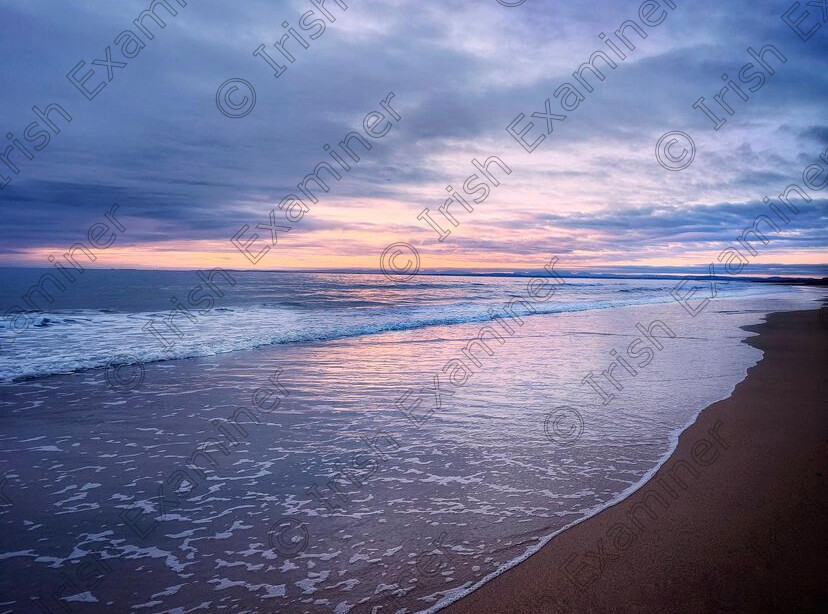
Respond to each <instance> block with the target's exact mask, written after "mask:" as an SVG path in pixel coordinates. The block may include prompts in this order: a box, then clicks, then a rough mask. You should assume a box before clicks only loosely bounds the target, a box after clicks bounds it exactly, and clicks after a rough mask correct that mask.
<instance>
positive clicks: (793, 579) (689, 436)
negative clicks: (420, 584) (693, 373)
mask: <svg viewBox="0 0 828 614" xmlns="http://www.w3.org/2000/svg"><path fill="white" fill-rule="evenodd" d="M825 326H826V325H825V324H824V323H823V324H822V326H821V325H820V310H818V309H817V310H809V311H794V312H777V313H770V314H768V316H767V317H766V318H765V321H764V322H763V323H760V324H758V325H753V326H745V327H743V328H744V330H747V331H750V332H756V333H759V334H758V335H756V336H752V337H749V338H748V339H746V340H745V343H748V344H749V345H752V346H753V347H756V348H758V349H760V350H762V352H763V356H762V358H761V359H760V360H759V362H758V363H757V364H756V365H754V366H752V367H750V368H749V369H748V371H747V374H746V376H745V378H744V379H743V380H742V381H741V382H739V383H738V384H737V385H736V386H735V388H734V390H733V392H732V393H731V395H730V396H729V397H728V398H726V399H722V400H720V401H717V402H715V403H713V404H711V405H709V406H707V407H705V408H704V409H702V410H700V412H699V413H698V414H697V415H696V417H695V419H694V420H693V421H692V422H691V423H690V424H689V425H688V426H687V427H686V428H685V429H684V430H683V431H682V432H681V434H680V435H679V437H678V441H677V444H676V446H675V447H674V449H673V451H672V452H671V453H670V454H668V455H667V456H666V457H665V459H664V461H663V462H662V463H660V464H659V466H658V467H657V468H655V469H654V470H653V471H652V472H651V473H649V474H648V477H647V479H645V480H643V481H642V482H641V483H639V484H638V485H636V486H635V487H634V489H630V490H628V491H627V492H625V494H624V495H623V496H622V497H621V498H619V500H618V501H615V502H613V503H612V504H610V505H608V506H607V507H605V508H603V509H602V510H600V511H598V512H596V513H594V514H592V515H589V516H587V517H585V518H584V519H582V520H579V521H578V522H576V523H574V524H573V525H570V526H569V527H567V528H565V529H563V530H561V531H559V532H558V533H556V534H554V535H552V536H551V537H549V538H548V539H547V540H546V542H545V543H544V544H543V545H542V546H540V547H539V548H538V549H537V550H536V551H535V552H534V553H532V554H531V555H528V556H527V557H526V558H525V559H523V560H521V561H520V562H518V563H516V564H513V565H512V566H511V567H509V568H508V569H506V570H504V571H503V572H500V573H499V575H496V576H494V577H492V578H491V579H489V580H487V581H485V582H484V583H483V584H482V585H481V586H480V587H478V588H477V589H475V590H474V591H473V592H471V593H468V594H467V595H465V596H463V597H460V598H459V599H458V600H456V601H454V602H452V603H449V604H447V605H446V606H443V607H442V608H440V609H439V610H437V609H436V608H434V607H432V608H431V609H429V610H427V611H428V612H433V611H440V612H445V613H449V614H466V613H472V612H481V611H485V612H503V613H512V612H514V613H518V612H537V613H541V612H544V613H546V612H560V613H566V612H583V611H589V612H616V611H619V612H620V611H624V612H631V611H634V612H656V611H659V612H661V611H664V610H665V609H668V608H669V609H675V608H676V605H679V604H680V605H681V609H680V610H679V611H682V612H709V611H728V612H740V611H752V612H756V611H764V610H765V609H766V608H767V607H769V606H770V604H773V607H774V608H776V609H779V608H782V609H786V610H787V611H791V610H792V608H793V610H794V611H811V608H815V607H816V605H817V604H819V605H822V606H825V605H826V604H828V589H825V588H823V587H824V586H826V585H828V575H826V573H825V572H823V571H821V570H822V568H823V567H824V556H822V553H823V552H824V551H825V548H826V547H828V539H826V537H825V535H826V532H825V530H824V529H825V528H828V520H826V512H828V496H826V495H823V494H822V493H825V492H828V490H826V488H825V487H826V486H827V485H828V480H826V479H825V473H826V472H825V471H823V470H828V464H826V462H825V460H824V459H825V458H827V457H828V418H826V416H825V415H824V414H825V412H824V411H822V412H821V413H820V405H821V404H822V405H824V399H825V392H826V380H825V376H824V373H826V372H828V368H826V367H828V352H826V351H825V350H826V347H828V346H827V345H826V340H828V329H826V328H825ZM780 403H782V404H785V411H784V412H779V411H778V405H779V404H780ZM788 404H790V405H794V407H792V408H791V407H788ZM757 407H760V408H761V410H760V411H759V413H757V409H756V408H757ZM752 408H753V409H752ZM786 418H787V419H789V420H790V421H791V422H792V423H793V424H786V425H782V424H780V422H784V421H785V419H786ZM780 433H784V435H785V436H784V437H781V436H780ZM803 442H806V443H807V445H803ZM792 457H795V459H796V462H791V458H792ZM777 459H778V461H779V462H778V463H777V466H776V467H774V466H773V463H774V462H775V461H776V460H777ZM783 459H784V460H783ZM784 461H788V462H787V463H786V462H784ZM789 464H790V465H792V466H789ZM754 465H757V466H762V467H763V468H764V469H765V470H764V471H762V472H751V469H752V468H753V466H754ZM792 473H793V474H794V477H792V476H791V474H792ZM797 474H798V475H797ZM783 478H784V479H783ZM737 494H738V495H739V496H736V495H737ZM791 502H793V506H792V504H791ZM791 507H794V508H795V509H794V510H793V511H791V509H790V508H791ZM783 515H787V516H788V520H792V521H791V522H787V523H781V522H780V520H779V519H780V517H781V516H783ZM737 516H738V517H737ZM740 520H741V522H740ZM803 525H804V526H806V527H807V528H806V530H803V529H802V527H803ZM688 527H690V530H688ZM694 529H695V530H694ZM792 531H793V533H794V534H793V535H792V534H791V533H792ZM783 534H784V535H785V536H786V538H787V542H789V543H780V539H781V536H782V535H783ZM785 563H787V569H781V567H782V566H783V564H785ZM780 576H782V578H783V579H784V580H785V581H784V582H780V581H779V580H780V578H779V577H780ZM788 576H790V577H788ZM794 604H796V605H794ZM813 611H816V609H814V610H813Z"/></svg>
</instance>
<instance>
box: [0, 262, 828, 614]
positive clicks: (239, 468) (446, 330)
mask: <svg viewBox="0 0 828 614" xmlns="http://www.w3.org/2000/svg"><path fill="white" fill-rule="evenodd" d="M43 272H44V271H38V270H35V269H0V307H2V308H3V310H4V312H6V311H7V310H8V308H10V307H11V306H13V305H22V304H23V303H22V302H21V296H22V295H24V294H25V293H26V292H27V288H29V287H30V286H31V285H32V284H35V283H37V281H38V278H39V277H40V275H42V274H43ZM230 275H231V278H232V282H233V283H232V284H231V283H230V282H229V281H228V280H227V279H226V278H218V277H217V278H214V280H213V283H215V285H216V286H217V287H218V288H219V289H220V291H218V292H214V293H213V295H212V299H211V301H210V302H209V303H210V304H209V308H208V307H207V305H208V301H206V300H202V299H203V297H204V296H205V295H204V293H203V292H202V294H201V295H199V297H200V298H196V301H197V304H198V305H199V306H200V309H198V308H194V307H193V306H192V305H193V304H194V303H193V301H192V300H191V301H189V302H188V301H186V300H185V299H186V297H188V296H192V295H191V292H192V291H193V289H194V287H195V286H197V285H199V284H204V283H205V282H204V281H203V280H201V279H200V278H199V277H198V275H197V274H196V272H192V271H166V272H155V271H110V270H88V271H86V272H85V273H84V274H83V275H82V276H79V277H80V278H79V279H78V280H77V281H76V282H75V283H73V284H70V285H68V286H67V287H66V288H65V290H63V291H61V292H54V293H53V296H52V298H53V299H54V302H53V303H50V304H48V306H47V307H48V308H46V309H45V310H44V312H43V313H40V314H38V315H37V316H36V317H35V318H34V319H33V320H31V321H30V322H29V324H28V325H27V326H25V329H23V328H22V324H20V322H19V321H18V324H17V325H18V326H20V327H21V329H20V330H18V332H13V331H11V330H9V326H10V325H11V321H10V320H6V321H4V322H2V323H0V326H2V328H0V344H2V345H1V346H0V347H1V348H2V354H0V441H2V443H1V444H0V479H2V480H3V484H4V486H3V489H2V493H3V496H4V497H5V498H6V499H7V500H8V501H9V502H10V504H8V505H5V506H4V507H0V535H2V537H1V538H0V540H1V541H2V546H0V594H1V595H2V597H0V612H31V611H46V612H49V611H54V612H58V611H65V610H62V609H61V605H68V606H69V607H70V608H71V611H73V612H74V611H77V612H113V611H115V612H142V613H143V612H159V613H160V612H170V613H177V614H183V613H185V612H195V611H210V612H213V611H222V612H264V611H267V612H291V613H292V612H335V613H337V614H344V613H345V612H352V613H356V612H359V613H362V612H371V611H372V610H374V611H376V612H381V613H382V614H386V613H387V612H394V611H405V612H420V611H429V610H431V611H433V610H435V609H437V608H439V607H440V606H442V605H445V604H446V603H448V602H450V601H451V600H453V599H455V598H457V597H459V596H461V595H462V594H465V593H466V592H468V591H469V590H470V589H471V588H473V587H474V586H476V585H478V584H480V583H481V582H484V581H485V580H486V579H487V578H490V577H492V576H494V575H496V574H498V573H500V572H502V571H503V570H504V569H506V568H508V567H509V566H511V565H513V564H515V563H516V562H518V561H520V560H522V559H524V558H525V557H526V556H528V555H529V554H531V553H532V552H534V551H536V550H537V549H538V548H539V547H540V546H541V545H542V544H543V543H545V542H546V541H548V539H549V537H550V536H552V535H554V534H555V533H557V532H559V531H561V530H563V529H564V528H566V527H567V526H570V525H572V524H573V523H576V522H579V521H581V520H583V519H584V518H587V517H589V516H591V515H593V514H595V513H596V512H597V511H599V510H601V509H603V508H605V507H606V506H607V505H610V504H611V503H613V502H614V501H617V500H618V499H619V498H620V497H623V496H625V494H627V493H629V492H631V491H633V490H634V489H635V488H636V486H637V485H639V484H640V483H641V482H642V481H643V480H646V478H647V477H648V476H649V475H651V474H652V472H653V471H654V469H655V468H657V467H658V466H659V464H660V463H661V462H663V460H664V459H665V458H666V457H667V456H668V455H669V454H670V452H671V451H672V450H673V448H674V446H675V442H676V439H677V437H678V435H679V434H680V433H681V431H682V430H683V429H684V428H685V427H686V426H687V425H688V424H689V423H691V422H692V421H693V420H694V419H695V417H696V416H697V414H698V413H699V411H701V410H702V409H703V408H704V407H706V406H707V405H709V404H710V403H712V402H714V401H716V400H719V399H722V398H726V397H727V396H728V395H729V394H730V392H731V391H732V390H733V388H734V386H735V385H736V384H737V383H738V382H739V381H741V380H742V379H743V378H744V376H745V373H746V371H747V369H748V368H749V367H750V366H752V365H754V364H756V362H757V361H758V360H759V359H760V358H761V352H760V351H759V350H756V349H755V348H752V347H750V346H748V345H746V344H745V343H743V341H744V340H745V339H746V338H747V337H749V336H750V335H751V333H748V332H746V331H744V330H742V329H741V328H740V327H741V326H744V325H747V324H754V323H757V322H759V321H760V320H761V318H762V316H763V315H764V314H766V313H768V312H771V311H783V310H793V309H808V308H814V307H816V306H818V303H817V302H816V299H817V298H818V297H819V296H820V295H821V293H820V292H818V291H817V290H815V289H812V288H806V287H793V286H783V285H776V284H768V283H749V282H736V281H731V282H730V283H728V284H727V285H722V284H720V285H718V287H717V291H718V295H717V296H716V297H715V298H713V299H712V300H711V302H710V304H709V305H708V306H707V308H706V309H705V310H704V311H703V312H702V313H700V314H699V315H698V316H696V317H691V315H690V314H689V313H688V312H687V311H685V310H684V309H683V308H682V307H681V305H680V304H679V303H677V302H676V301H675V300H674V299H673V298H672V297H671V296H670V291H671V289H672V288H673V287H674V286H675V285H676V283H677V282H676V281H674V280H652V279H650V280H644V279H593V278H566V279H564V280H563V283H559V282H557V281H552V282H550V283H553V284H554V286H553V287H554V295H552V296H550V297H549V299H548V300H538V301H531V300H529V299H528V297H527V282H528V279H527V278H516V277H487V276H456V277H455V276H424V275H421V276H417V277H414V278H412V279H410V280H408V281H405V282H400V283H392V282H391V281H389V280H388V279H386V278H385V277H383V276H379V275H355V274H333V273H286V272H281V273H280V272H264V271H262V272H237V271H231V272H230ZM219 294H221V296H219ZM709 297H710V292H709V290H708V287H707V285H706V284H703V285H702V287H701V288H700V290H699V292H698V295H697V298H696V299H694V300H699V301H700V300H703V299H704V298H709ZM182 301H184V302H183V304H184V305H185V308H186V310H187V311H188V313H189V315H186V314H184V313H183V312H181V311H180V312H179V313H178V314H177V315H175V316H174V319H173V320H172V321H173V322H174V324H175V325H176V327H177V329H178V331H177V332H173V330H172V329H171V328H170V327H168V326H166V325H164V324H163V321H164V318H169V316H170V312H171V310H175V309H176V307H177V305H178V304H181V303H182ZM41 302H42V301H41ZM510 302H511V304H512V309H511V313H510V312H509V311H504V306H507V305H509V304H510ZM148 322H152V323H154V324H153V326H154V329H151V330H147V323H148ZM152 330H155V331H156V334H154V333H153V332H152ZM510 331H511V332H510ZM645 332H646V333H647V334H645ZM162 333H163V334H162ZM648 335H649V337H648ZM473 339H479V340H480V341H481V342H478V343H474V342H472V344H471V345H469V343H470V340H473ZM645 348H646V349H645ZM619 357H620V358H619ZM613 365H614V366H613ZM607 372H608V374H607V375H604V373H607ZM590 374H591V375H590ZM585 378H586V379H585ZM590 381H591V383H590ZM234 417H235V418H234ZM722 433H723V436H724V437H725V438H726V437H727V424H726V423H725V424H724V425H723V426H722ZM193 459H195V461H194V462H193ZM37 600H40V601H37ZM37 603H39V606H37V607H39V610H38V609H35V606H36V604H37Z"/></svg>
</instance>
